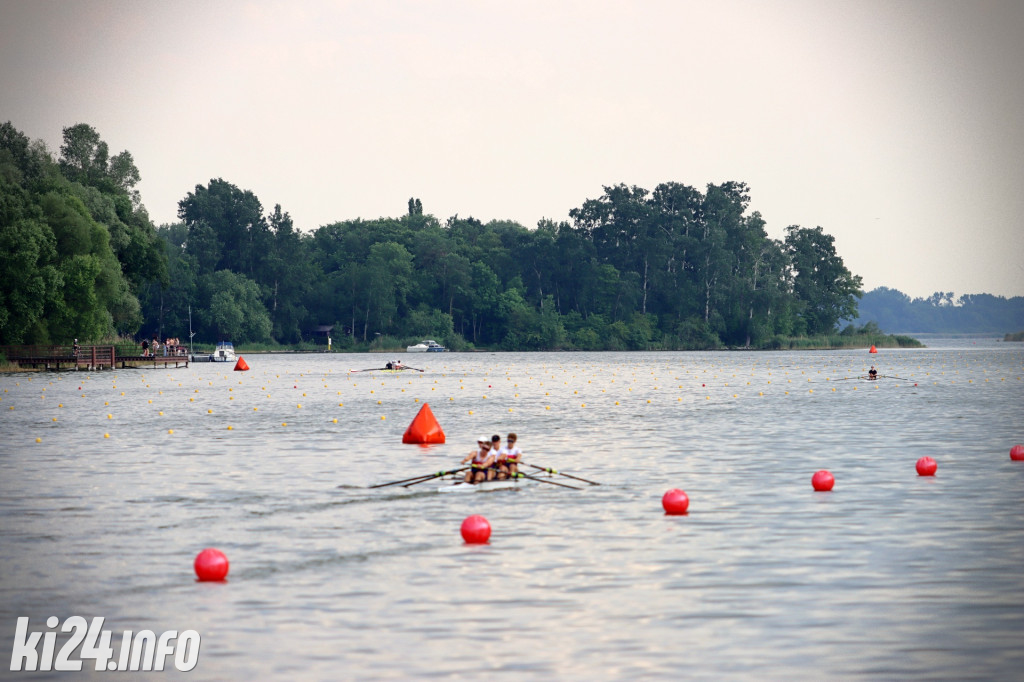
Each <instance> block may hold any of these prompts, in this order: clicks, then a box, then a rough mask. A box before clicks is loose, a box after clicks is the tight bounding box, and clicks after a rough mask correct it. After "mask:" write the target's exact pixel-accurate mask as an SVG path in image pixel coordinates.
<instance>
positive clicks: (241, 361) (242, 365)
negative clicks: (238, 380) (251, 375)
mask: <svg viewBox="0 0 1024 682" xmlns="http://www.w3.org/2000/svg"><path fill="white" fill-rule="evenodd" d="M235 371H236V372H248V371H249V365H248V363H246V361H245V358H243V357H242V356H241V355H239V356H238V362H236V363H235Z"/></svg>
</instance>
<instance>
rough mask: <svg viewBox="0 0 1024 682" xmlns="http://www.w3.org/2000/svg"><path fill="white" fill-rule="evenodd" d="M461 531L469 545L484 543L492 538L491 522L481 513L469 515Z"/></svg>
mask: <svg viewBox="0 0 1024 682" xmlns="http://www.w3.org/2000/svg"><path fill="white" fill-rule="evenodd" d="M460 531H461V532H462V539H463V540H465V541H466V544H469V545H484V544H487V541H488V540H489V539H490V538H491V524H490V523H489V522H488V521H487V519H485V518H484V517H482V516H480V515H479V514H473V515H472V516H467V517H466V520H465V521H463V522H462V528H461V529H460Z"/></svg>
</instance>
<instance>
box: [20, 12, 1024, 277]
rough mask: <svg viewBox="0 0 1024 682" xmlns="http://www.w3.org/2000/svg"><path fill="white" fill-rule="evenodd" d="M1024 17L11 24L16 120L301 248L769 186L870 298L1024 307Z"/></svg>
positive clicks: (408, 17) (222, 16)
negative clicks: (405, 220) (587, 206)
mask: <svg viewBox="0 0 1024 682" xmlns="http://www.w3.org/2000/svg"><path fill="white" fill-rule="evenodd" d="M1022 36H1024V2H1019V1H1011V0H1006V1H1002V2H967V1H957V2H951V1H949V0H897V1H895V2H893V1H892V0H884V1H879V2H875V1H867V0H846V1H842V2H839V1H835V2H832V1H828V0H813V1H803V0H790V1H782V0H779V1H775V2H768V1H745V2H737V1H731V0H727V1H724V2H723V1H719V0H714V1H712V0H707V1H702V2H688V1H685V0H671V1H664V2H662V1H650V2H646V1H642V0H634V1H632V2H625V1H620V2H612V1H609V0H580V1H578V2H577V1H571V0H543V1H538V2H532V1H522V2H520V1H516V0H504V1H502V2H497V1H495V2H489V1H469V0H465V1H463V0H458V1H456V0H444V1H438V2H429V1H423V2H414V1H412V0H400V1H393V2H388V1H386V0H381V1H376V2H367V1H366V0H357V1H351V2H350V1H347V0H336V1H333V2H329V1H326V0H324V1H302V0H287V1H282V2H270V1H242V0H236V1H230V0H227V1H225V0H220V1H217V2H208V1H207V0H202V1H199V2H164V1H160V2H155V1H153V2H151V1H125V2H114V1H97V0H76V1H73V2H72V1H67V2H56V1H52V0H0V121H6V120H10V121H11V122H12V123H13V124H14V126H15V127H16V128H18V129H19V130H21V131H23V132H24V133H26V134H27V135H28V136H29V137H31V138H41V139H43V140H45V141H46V143H47V144H48V146H49V147H50V149H51V151H53V152H54V154H55V155H56V154H57V153H58V152H59V148H60V141H61V132H62V129H63V128H64V127H66V126H70V125H73V124H75V123H88V124H90V125H92V126H94V127H95V128H96V129H97V130H98V131H99V133H100V135H101V136H102V138H103V139H104V140H105V141H106V142H107V143H108V144H109V145H110V150H111V153H112V154H113V153H117V152H120V151H122V150H125V149H127V150H128V151H130V152H131V153H132V155H133V156H134V158H135V162H136V165H137V166H138V168H139V170H140V171H141V173H142V183H141V185H140V187H139V189H140V190H141V192H142V200H143V203H144V204H145V206H146V208H147V209H148V210H149V213H150V215H151V216H152V218H153V220H154V221H155V222H156V223H158V224H159V223H164V222H172V221H176V219H177V218H176V212H177V202H178V201H179V200H180V199H182V198H183V197H184V196H185V195H186V194H187V193H188V192H190V191H192V190H193V189H194V188H195V186H196V185H197V184H203V185H205V184H206V183H208V182H209V180H210V179H211V178H216V177H222V178H224V179H225V180H227V181H228V182H231V183H233V184H235V185H237V186H239V187H241V188H242V189H248V190H252V191H253V192H254V193H255V194H256V195H257V196H258V197H259V198H260V200H261V201H262V203H263V206H264V208H265V209H267V210H270V209H271V208H272V207H273V205H274V204H277V203H279V204H281V205H282V207H283V209H284V210H286V211H288V212H290V213H291V215H292V217H293V218H294V220H295V223H296V225H297V226H298V227H299V228H300V229H303V230H312V229H315V228H316V227H318V226H320V225H323V224H327V223H331V222H335V221H339V220H346V219H350V218H356V217H362V218H376V217H379V216H400V215H402V214H403V213H405V211H406V208H407V206H406V204H407V201H408V199H409V197H412V196H415V197H418V198H420V199H421V200H422V202H423V207H424V210H425V212H427V213H431V214H433V215H435V216H437V217H438V218H439V219H440V220H441V221H442V222H443V221H444V220H446V219H447V218H448V217H449V216H451V215H454V214H456V213H457V214H459V215H460V216H463V217H466V216H473V217H476V218H479V219H481V220H483V221H484V222H486V221H488V220H491V219H512V220H517V221H519V222H521V223H522V224H524V225H526V226H527V227H531V228H532V227H534V226H535V225H536V223H537V220H539V219H540V218H545V217H546V218H551V219H554V220H565V219H568V212H569V210H570V209H572V208H574V207H577V206H579V205H581V204H582V203H583V202H584V201H585V200H586V199H588V198H596V197H598V196H600V195H601V194H602V191H603V190H602V187H603V186H604V185H611V184H617V183H627V184H630V185H639V186H641V187H644V188H646V189H649V190H650V189H653V188H654V187H655V186H656V185H657V184H658V183H660V182H666V181H676V182H682V183H685V184H689V185H693V186H695V187H698V188H700V189H702V190H703V189H704V187H705V186H706V185H707V184H708V183H712V182H714V183H718V182H724V181H727V180H739V181H743V182H746V183H747V184H748V185H749V186H750V188H751V197H752V202H751V207H752V209H753V210H758V211H760V212H761V214H762V216H763V217H764V219H765V220H766V221H767V224H768V232H769V235H770V236H772V237H776V238H781V237H782V236H783V231H784V229H785V227H786V226H787V225H791V224H799V225H803V226H805V227H814V226H816V225H820V226H822V227H823V228H824V229H825V231H826V232H828V233H829V234H831V235H833V236H835V238H836V245H837V249H838V251H839V254H840V255H841V256H842V257H843V259H844V260H845V262H846V265H847V267H849V268H850V269H851V270H852V271H853V272H854V273H855V274H859V275H861V276H863V278H864V285H865V289H866V290H870V289H873V288H875V287H877V286H889V287H893V288H897V289H900V290H901V291H903V292H905V293H907V294H909V295H911V296H927V295H929V294H931V293H932V292H934V291H939V290H941V291H954V292H956V293H957V294H963V293H980V292H988V293H994V294H1001V295H1005V296H1011V295H1024V229H1022V224H1021V219H1022V216H1024V187H1022V186H1024V38H1022Z"/></svg>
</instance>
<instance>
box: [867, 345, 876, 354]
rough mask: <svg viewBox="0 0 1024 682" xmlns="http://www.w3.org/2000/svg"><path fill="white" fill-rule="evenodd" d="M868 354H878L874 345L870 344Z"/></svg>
mask: <svg viewBox="0 0 1024 682" xmlns="http://www.w3.org/2000/svg"><path fill="white" fill-rule="evenodd" d="M868 352H869V353H877V352H878V349H877V348H875V344H871V350H869V351H868Z"/></svg>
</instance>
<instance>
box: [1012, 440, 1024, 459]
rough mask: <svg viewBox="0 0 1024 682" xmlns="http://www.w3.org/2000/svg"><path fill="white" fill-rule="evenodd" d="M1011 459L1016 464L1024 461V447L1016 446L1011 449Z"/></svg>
mask: <svg viewBox="0 0 1024 682" xmlns="http://www.w3.org/2000/svg"><path fill="white" fill-rule="evenodd" d="M1010 459H1012V460H1013V461H1015V462H1020V461H1024V445H1020V444H1018V445H1014V446H1013V447H1012V448H1010Z"/></svg>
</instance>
